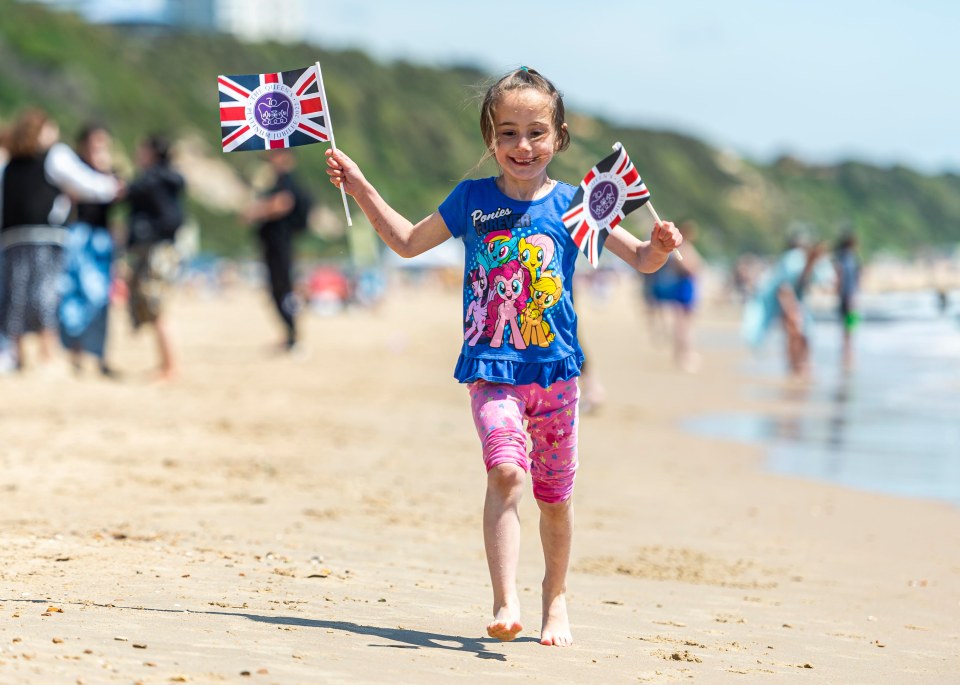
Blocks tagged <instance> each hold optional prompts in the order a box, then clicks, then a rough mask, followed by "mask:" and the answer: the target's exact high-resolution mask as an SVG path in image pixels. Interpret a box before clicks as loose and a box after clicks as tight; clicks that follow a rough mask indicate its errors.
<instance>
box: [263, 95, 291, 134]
mask: <svg viewBox="0 0 960 685" xmlns="http://www.w3.org/2000/svg"><path fill="white" fill-rule="evenodd" d="M292 109H293V108H292V106H291V102H290V98H288V97H287V96H286V95H284V94H283V93H280V92H273V93H266V94H265V95H261V96H260V98H259V99H258V100H257V104H256V113H257V119H259V121H260V125H261V126H263V127H264V128H265V129H267V130H268V131H279V130H281V129H284V128H286V127H287V123H288V122H289V121H290V112H291V110H292Z"/></svg>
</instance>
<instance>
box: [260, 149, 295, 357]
mask: <svg viewBox="0 0 960 685" xmlns="http://www.w3.org/2000/svg"><path fill="white" fill-rule="evenodd" d="M267 162H268V164H269V166H270V170H271V171H272V178H271V179H270V183H269V184H268V186H269V189H268V190H267V191H266V192H264V193H263V194H261V195H260V196H259V197H258V198H257V199H256V200H255V201H254V202H253V204H251V205H250V207H249V208H248V209H247V211H246V212H245V213H244V218H245V219H246V220H247V221H248V222H251V223H253V224H256V226H257V229H256V230H257V237H258V239H259V241H260V246H261V249H262V254H263V261H264V264H265V265H266V267H267V279H268V281H269V286H270V295H271V297H272V298H273V304H274V306H275V307H276V309H277V313H278V314H279V315H280V319H281V321H282V322H283V327H284V333H285V335H284V340H283V342H281V343H280V349H282V350H284V351H286V352H291V351H293V350H294V349H295V348H296V346H297V314H298V313H299V312H300V301H299V299H298V297H297V295H296V293H295V292H294V288H293V260H294V255H293V241H294V238H295V237H296V236H297V235H298V234H300V233H302V232H303V231H305V230H306V228H307V220H308V217H309V214H310V205H311V200H310V197H309V196H308V195H307V193H306V192H305V191H304V190H303V189H302V187H301V186H300V185H299V183H298V182H297V180H296V178H295V177H294V169H295V167H296V157H295V156H294V154H293V153H292V152H290V151H289V150H274V151H272V152H270V154H269V155H268V156H267Z"/></svg>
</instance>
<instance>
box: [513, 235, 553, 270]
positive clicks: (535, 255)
mask: <svg viewBox="0 0 960 685" xmlns="http://www.w3.org/2000/svg"><path fill="white" fill-rule="evenodd" d="M517 249H518V251H519V256H520V261H521V262H522V263H523V265H524V266H525V267H527V270H528V271H529V272H530V280H531V281H535V280H537V279H538V278H540V277H541V276H542V275H543V272H545V271H546V270H547V267H548V266H550V262H551V261H552V260H553V253H554V250H555V249H556V247H555V246H554V244H553V241H552V240H551V239H550V237H549V236H546V235H544V234H542V233H536V234H534V235H531V236H527V237H526V238H520V242H519V243H518V245H517Z"/></svg>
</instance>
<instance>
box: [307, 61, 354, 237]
mask: <svg viewBox="0 0 960 685" xmlns="http://www.w3.org/2000/svg"><path fill="white" fill-rule="evenodd" d="M314 64H315V65H316V67H317V84H318V85H319V86H320V104H322V105H323V116H324V118H325V119H326V121H327V129H328V130H329V131H330V147H332V148H333V150H334V152H336V150H337V140H336V138H334V137H333V118H332V117H331V116H330V107H328V106H327V90H326V89H325V88H324V87H323V72H322V71H321V70H320V62H314ZM340 196H341V197H342V198H343V212H344V214H346V215H347V226H353V220H352V219H351V218H350V205H348V204H347V191H346V190H344V189H343V184H342V183H341V184H340Z"/></svg>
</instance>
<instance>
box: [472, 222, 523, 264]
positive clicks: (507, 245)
mask: <svg viewBox="0 0 960 685" xmlns="http://www.w3.org/2000/svg"><path fill="white" fill-rule="evenodd" d="M518 240H519V239H518V238H517V237H516V236H514V235H513V233H511V232H510V231H491V232H490V233H488V234H487V235H486V236H484V238H483V247H482V248H481V249H480V252H479V253H478V254H477V262H479V264H480V265H481V266H483V267H484V268H485V269H486V270H487V273H490V272H491V271H493V270H494V269H495V268H497V267H498V266H503V265H504V264H506V263H507V262H509V261H510V260H511V259H516V258H517V243H518Z"/></svg>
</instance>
